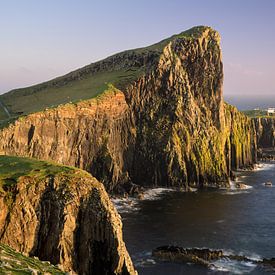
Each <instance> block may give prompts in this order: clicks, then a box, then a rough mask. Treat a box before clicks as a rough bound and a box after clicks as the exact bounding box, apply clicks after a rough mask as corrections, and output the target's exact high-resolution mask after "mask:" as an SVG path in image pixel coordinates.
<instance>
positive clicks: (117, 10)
mask: <svg viewBox="0 0 275 275" xmlns="http://www.w3.org/2000/svg"><path fill="white" fill-rule="evenodd" d="M196 25H208V26H211V27H213V28H215V29H216V30H218V31H219V32H220V34H221V36H222V50H223V61H224V70H225V86H224V92H225V94H226V95H237V94H239V95H240V94H242V95H253V94H254V95H256V94H261V95H263V94H269V95H272V94H274V95H275V0H257V1H256V0H188V1H185V0H169V1H168V0H136V1H134V0H115V1H114V0H45V1H42V0H40V1H39V0H1V6H0V34H1V43H0V93H3V92H6V91H8V90H10V89H13V88H17V87H23V86H27V85H31V84H35V83H39V82H41V81H45V80H48V79H51V78H53V77H56V76H59V75H62V74H65V73H67V72H69V71H71V70H74V69H76V68H78V67H82V66H84V65H86V64H89V63H91V62H94V61H97V60H99V59H102V58H104V57H107V56H108V55H110V54H113V53H116V52H119V51H122V50H126V49H130V48H137V47H141V46H146V45H149V44H152V43H155V42H157V41H159V40H161V39H163V38H166V37H169V36H171V35H173V34H175V33H179V32H181V31H183V30H186V29H188V28H190V27H192V26H196Z"/></svg>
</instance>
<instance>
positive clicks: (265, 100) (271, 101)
mask: <svg viewBox="0 0 275 275" xmlns="http://www.w3.org/2000/svg"><path fill="white" fill-rule="evenodd" d="M224 99H225V101H226V102H228V103H229V104H232V105H234V106H236V107H237V108H238V109H239V110H252V109H255V108H262V109H265V108H268V107H274V106H275V96H273V95H226V94H225V95H224Z"/></svg>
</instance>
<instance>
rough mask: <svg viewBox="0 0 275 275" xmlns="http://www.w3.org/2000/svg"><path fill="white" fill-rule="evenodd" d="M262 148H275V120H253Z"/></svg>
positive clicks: (264, 118) (262, 118)
mask: <svg viewBox="0 0 275 275" xmlns="http://www.w3.org/2000/svg"><path fill="white" fill-rule="evenodd" d="M253 122H254V124H255V128H256V133H257V142H258V146H259V147H260V148H273V149H274V148H275V118H271V117H270V118H268V117H261V118H253Z"/></svg>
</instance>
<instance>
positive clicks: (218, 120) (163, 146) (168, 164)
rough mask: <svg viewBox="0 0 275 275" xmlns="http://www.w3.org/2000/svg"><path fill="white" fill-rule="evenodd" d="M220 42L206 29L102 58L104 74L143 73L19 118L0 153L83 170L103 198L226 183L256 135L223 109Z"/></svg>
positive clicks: (245, 160) (3, 136) (0, 136)
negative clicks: (101, 189)
mask: <svg viewBox="0 0 275 275" xmlns="http://www.w3.org/2000/svg"><path fill="white" fill-rule="evenodd" d="M219 42H220V36H219V34H218V33H217V32H216V31H214V30H213V29H211V28H209V27H196V28H193V29H191V30H189V31H187V32H184V33H182V34H179V35H176V36H173V37H171V38H170V39H166V40H164V41H162V42H161V43H159V44H155V45H153V46H151V47H148V49H147V50H145V49H142V50H136V51H135V52H134V53H135V54H133V52H129V53H128V52H124V53H123V54H118V55H115V56H113V57H111V58H109V59H108V62H109V63H108V70H112V68H113V70H116V69H117V68H120V69H121V68H123V69H127V70H131V68H132V67H133V66H135V68H136V66H139V67H140V69H141V70H142V71H143V74H141V75H140V76H139V77H138V78H137V79H135V80H133V81H132V82H130V83H127V85H124V84H123V85H122V84H121V83H119V82H118V83H115V84H114V86H115V87H114V86H109V90H107V91H106V92H105V93H103V94H102V95H101V96H100V97H99V98H95V99H91V100H87V101H82V102H79V103H76V104H66V105H63V106H60V107H57V108H54V109H49V110H45V111H43V112H38V113H34V114H31V115H28V116H26V117H24V118H21V119H19V120H17V121H16V122H15V123H14V124H13V125H10V126H8V127H7V128H5V129H3V130H2V131H1V132H0V140H1V142H0V152H1V153H2V154H12V155H20V156H32V157H35V158H39V159H51V160H55V161H57V162H59V163H62V164H67V165H73V166H76V167H80V168H83V169H85V170H86V171H88V172H91V173H92V175H93V176H95V177H96V178H97V179H98V180H100V181H101V182H103V184H104V185H105V187H106V189H107V191H109V192H112V191H119V192H124V191H126V192H127V191H129V190H132V187H131V186H133V184H136V185H138V186H152V185H154V186H155V185H165V186H180V187H184V188H186V189H189V188H190V187H194V186H195V187H201V186H208V185H212V186H225V185H227V184H228V177H229V175H230V172H231V170H232V169H238V168H243V167H247V166H250V165H252V164H253V163H254V162H255V161H256V136H255V130H254V126H253V123H252V122H251V121H250V120H249V119H248V118H247V117H246V116H244V115H242V114H241V113H240V112H238V111H237V110H236V109H235V108H234V107H232V106H229V105H227V104H225V103H224V101H223V96H222V87H223V66H222V57H221V49H220V44H219ZM112 60H113V62H112ZM125 60H126V61H125ZM104 64H105V63H103V65H104ZM119 64H120V65H119ZM103 65H102V66H99V65H98V70H100V69H106V68H105V67H106V66H105V67H104V66H103ZM101 67H102V68H101Z"/></svg>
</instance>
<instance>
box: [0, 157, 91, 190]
mask: <svg viewBox="0 0 275 275" xmlns="http://www.w3.org/2000/svg"><path fill="white" fill-rule="evenodd" d="M76 171H78V173H75V172H76ZM56 174H64V175H66V176H72V177H76V176H81V175H83V174H86V172H84V171H82V170H78V169H77V168H74V167H70V166H63V165H58V164H55V163H52V162H47V161H38V160H35V159H30V158H22V157H13V156H0V193H1V192H2V193H3V192H8V191H10V190H11V189H12V188H13V186H15V185H16V184H17V180H18V178H19V177H21V176H25V175H28V176H34V177H39V178H44V177H46V176H48V175H56Z"/></svg>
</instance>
